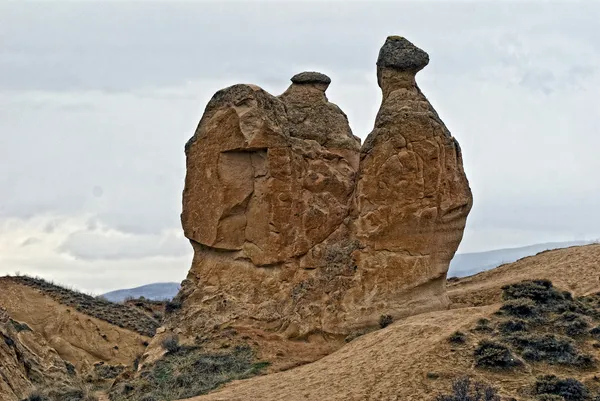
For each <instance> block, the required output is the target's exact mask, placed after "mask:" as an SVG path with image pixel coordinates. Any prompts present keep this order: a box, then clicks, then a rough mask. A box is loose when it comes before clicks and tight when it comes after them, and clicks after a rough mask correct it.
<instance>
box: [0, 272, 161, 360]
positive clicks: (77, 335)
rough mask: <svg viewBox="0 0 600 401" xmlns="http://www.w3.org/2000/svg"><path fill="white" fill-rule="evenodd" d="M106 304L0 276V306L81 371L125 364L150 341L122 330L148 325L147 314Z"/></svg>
mask: <svg viewBox="0 0 600 401" xmlns="http://www.w3.org/2000/svg"><path fill="white" fill-rule="evenodd" d="M108 304H110V303H108V302H107V301H101V300H96V299H95V298H93V297H90V296H87V295H85V294H80V293H77V292H74V291H71V290H68V289H65V288H62V287H58V286H54V285H52V284H50V283H46V282H44V281H42V280H36V279H31V278H24V277H2V278H0V306H2V307H4V308H5V309H6V310H7V312H8V313H9V314H10V316H11V317H12V318H13V319H15V320H17V321H20V322H23V323H26V324H27V325H28V326H29V327H30V328H31V329H33V331H34V332H36V333H39V334H40V335H41V336H42V337H43V339H44V340H45V341H46V342H47V343H48V344H49V345H50V346H51V347H52V348H54V349H55V350H56V352H57V353H58V355H59V356H60V357H61V358H63V359H64V360H66V361H68V362H70V363H72V364H73V365H74V366H75V367H76V368H77V370H79V371H82V372H83V371H85V372H87V371H89V370H90V369H91V368H92V367H93V364H94V363H96V362H100V361H101V362H105V363H107V364H111V365H117V364H125V365H130V364H131V363H132V362H133V361H134V359H136V358H137V357H138V356H139V355H140V354H142V353H143V351H144V349H145V346H146V344H147V343H148V341H149V340H150V337H149V336H147V335H143V334H140V333H138V332H136V331H134V330H132V329H129V328H126V326H128V324H126V322H131V325H130V326H131V327H135V325H138V327H145V326H143V325H141V326H140V324H141V322H143V321H144V320H147V321H150V318H149V317H148V316H147V315H145V314H144V313H142V312H140V311H138V310H137V309H134V308H129V307H126V306H124V305H116V304H110V305H108ZM115 306H116V308H115ZM85 312H87V313H85ZM109 321H112V322H113V323H109ZM119 325H121V326H123V327H119ZM154 325H155V326H154V327H156V326H157V323H156V322H155V323H154Z"/></svg>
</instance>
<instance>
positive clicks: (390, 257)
mask: <svg viewBox="0 0 600 401" xmlns="http://www.w3.org/2000/svg"><path fill="white" fill-rule="evenodd" d="M428 61H429V57H428V55H427V53H425V52H424V51H423V50H421V49H419V48H417V47H416V46H414V45H413V44H412V43H410V42H409V41H408V40H406V39H404V38H399V37H389V38H388V39H387V41H386V43H385V44H384V46H383V48H382V49H381V52H380V54H379V59H378V61H377V65H378V67H377V76H378V82H379V86H380V87H381V89H382V92H383V102H382V105H381V108H380V110H379V113H378V114H377V118H376V121H375V128H374V129H373V131H372V132H371V133H370V134H369V136H368V137H367V139H366V141H365V143H364V145H363V146H362V147H361V146H360V141H359V139H358V138H357V137H355V136H354V135H353V134H352V131H351V129H350V127H349V124H348V119H347V117H346V115H345V114H344V113H343V112H342V111H341V110H340V109H339V107H337V106H336V105H334V104H333V103H331V102H329V101H328V99H327V97H326V95H325V91H326V89H327V86H328V85H329V83H330V79H329V78H328V77H327V76H325V75H323V74H320V73H316V72H304V73H300V74H298V75H296V76H294V77H293V78H292V84H291V85H290V87H289V88H288V89H287V90H286V91H285V92H284V93H283V94H282V95H280V96H278V97H275V96H272V95H270V94H269V93H267V92H266V91H264V90H263V89H261V88H259V87H257V86H254V85H234V86H231V87H229V88H226V89H223V90H221V91H219V92H217V93H216V94H215V95H214V96H213V98H212V99H211V100H210V102H209V103H208V105H207V107H206V110H205V112H204V115H203V116H202V119H201V120H200V123H199V125H198V128H197V130H196V132H195V134H194V136H193V137H192V138H191V139H190V141H189V142H188V143H187V144H186V157H187V162H186V163H187V175H186V181H185V189H184V193H183V212H182V224H183V228H184V232H185V235H186V237H187V238H189V239H190V241H191V243H192V245H193V247H194V251H195V252H194V259H193V262H192V267H191V270H190V272H189V275H188V278H187V280H185V281H184V283H183V288H182V291H181V293H180V295H179V297H178V298H179V299H178V302H181V301H183V307H182V308H181V309H180V310H178V311H177V312H176V313H175V315H174V316H172V317H171V323H170V324H172V325H173V327H175V326H177V327H182V328H183V330H184V334H185V333H186V332H187V334H188V335H192V334H194V335H197V334H198V333H202V332H208V331H211V330H214V329H215V328H218V327H223V326H227V325H233V326H235V327H241V328H253V329H259V330H263V331H271V332H275V333H280V334H282V335H283V337H285V338H291V339H300V338H302V339H311V338H312V339H314V338H315V336H317V337H320V338H329V339H331V338H344V337H345V336H346V335H348V334H350V333H352V332H353V331H356V330H359V329H361V328H364V327H369V326H376V325H378V322H379V320H380V318H381V316H382V315H386V316H388V315H389V316H390V319H395V318H398V317H402V316H406V315H410V314H415V313H419V312H422V311H427V310H433V309H442V308H445V307H446V306H447V304H448V300H447V297H446V295H445V291H444V280H445V275H446V272H447V270H448V265H449V262H450V259H451V258H452V256H453V255H454V253H455V251H456V249H457V247H458V245H459V243H460V240H461V238H462V234H463V229H464V226H465V222H466V217H467V214H468V212H469V210H470V208H471V204H472V197H471V192H470V189H469V185H468V182H467V179H466V176H465V174H464V171H463V166H462V157H461V153H460V148H459V145H458V143H457V141H456V140H455V139H454V138H453V137H452V136H451V134H450V132H449V131H448V129H447V128H446V127H445V125H444V124H443V122H442V121H441V120H440V118H439V117H438V115H437V113H436V112H435V110H434V109H433V107H432V106H431V104H430V103H429V102H428V101H427V99H426V98H425V96H424V95H423V94H422V93H421V91H420V90H419V88H418V86H417V84H416V82H415V74H416V73H417V72H418V71H419V70H420V69H422V68H423V67H424V66H425V65H427V63H428Z"/></svg>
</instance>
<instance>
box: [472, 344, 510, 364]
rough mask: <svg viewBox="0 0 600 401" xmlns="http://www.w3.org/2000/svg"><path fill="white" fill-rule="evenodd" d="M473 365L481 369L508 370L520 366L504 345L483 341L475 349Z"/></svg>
mask: <svg viewBox="0 0 600 401" xmlns="http://www.w3.org/2000/svg"><path fill="white" fill-rule="evenodd" d="M474 356H475V365H476V366H478V367H482V368H496V369H510V368H513V367H515V366H518V365H520V364H521V361H520V360H518V359H517V358H515V356H514V355H513V354H512V352H511V351H510V349H509V348H508V347H506V346H505V345H502V344H500V343H496V342H493V341H489V340H483V341H481V342H480V343H479V345H478V346H477V348H476V349H475V353H474Z"/></svg>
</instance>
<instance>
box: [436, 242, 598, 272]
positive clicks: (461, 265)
mask: <svg viewBox="0 0 600 401" xmlns="http://www.w3.org/2000/svg"><path fill="white" fill-rule="evenodd" d="M592 242H593V241H571V242H547V243H544V244H535V245H530V246H524V247H521V248H507V249H496V250H493V251H487V252H476V253H458V254H456V255H455V256H454V259H452V262H450V269H449V270H448V277H465V276H470V275H473V274H476V273H479V272H482V271H485V270H490V269H493V268H494V267H498V266H500V265H502V264H504V263H511V262H515V261H517V260H519V259H521V258H524V257H526V256H532V255H535V254H537V253H540V252H542V251H547V250H549V249H558V248H568V247H570V246H577V245H587V244H590V243H592Z"/></svg>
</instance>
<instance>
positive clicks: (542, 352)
mask: <svg viewBox="0 0 600 401" xmlns="http://www.w3.org/2000/svg"><path fill="white" fill-rule="evenodd" d="M508 341H510V342H511V344H512V345H514V346H515V347H516V348H517V350H519V351H520V353H521V355H522V356H523V358H525V359H527V360H529V361H545V362H548V363H556V364H561V365H571V366H578V367H589V366H591V365H593V364H594V360H593V359H592V357H591V356H589V355H583V354H580V353H579V351H578V350H577V349H576V348H575V347H574V345H573V342H572V341H571V340H570V339H569V338H567V337H563V336H557V335H554V334H530V333H518V334H514V335H513V336H510V337H509V338H508Z"/></svg>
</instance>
